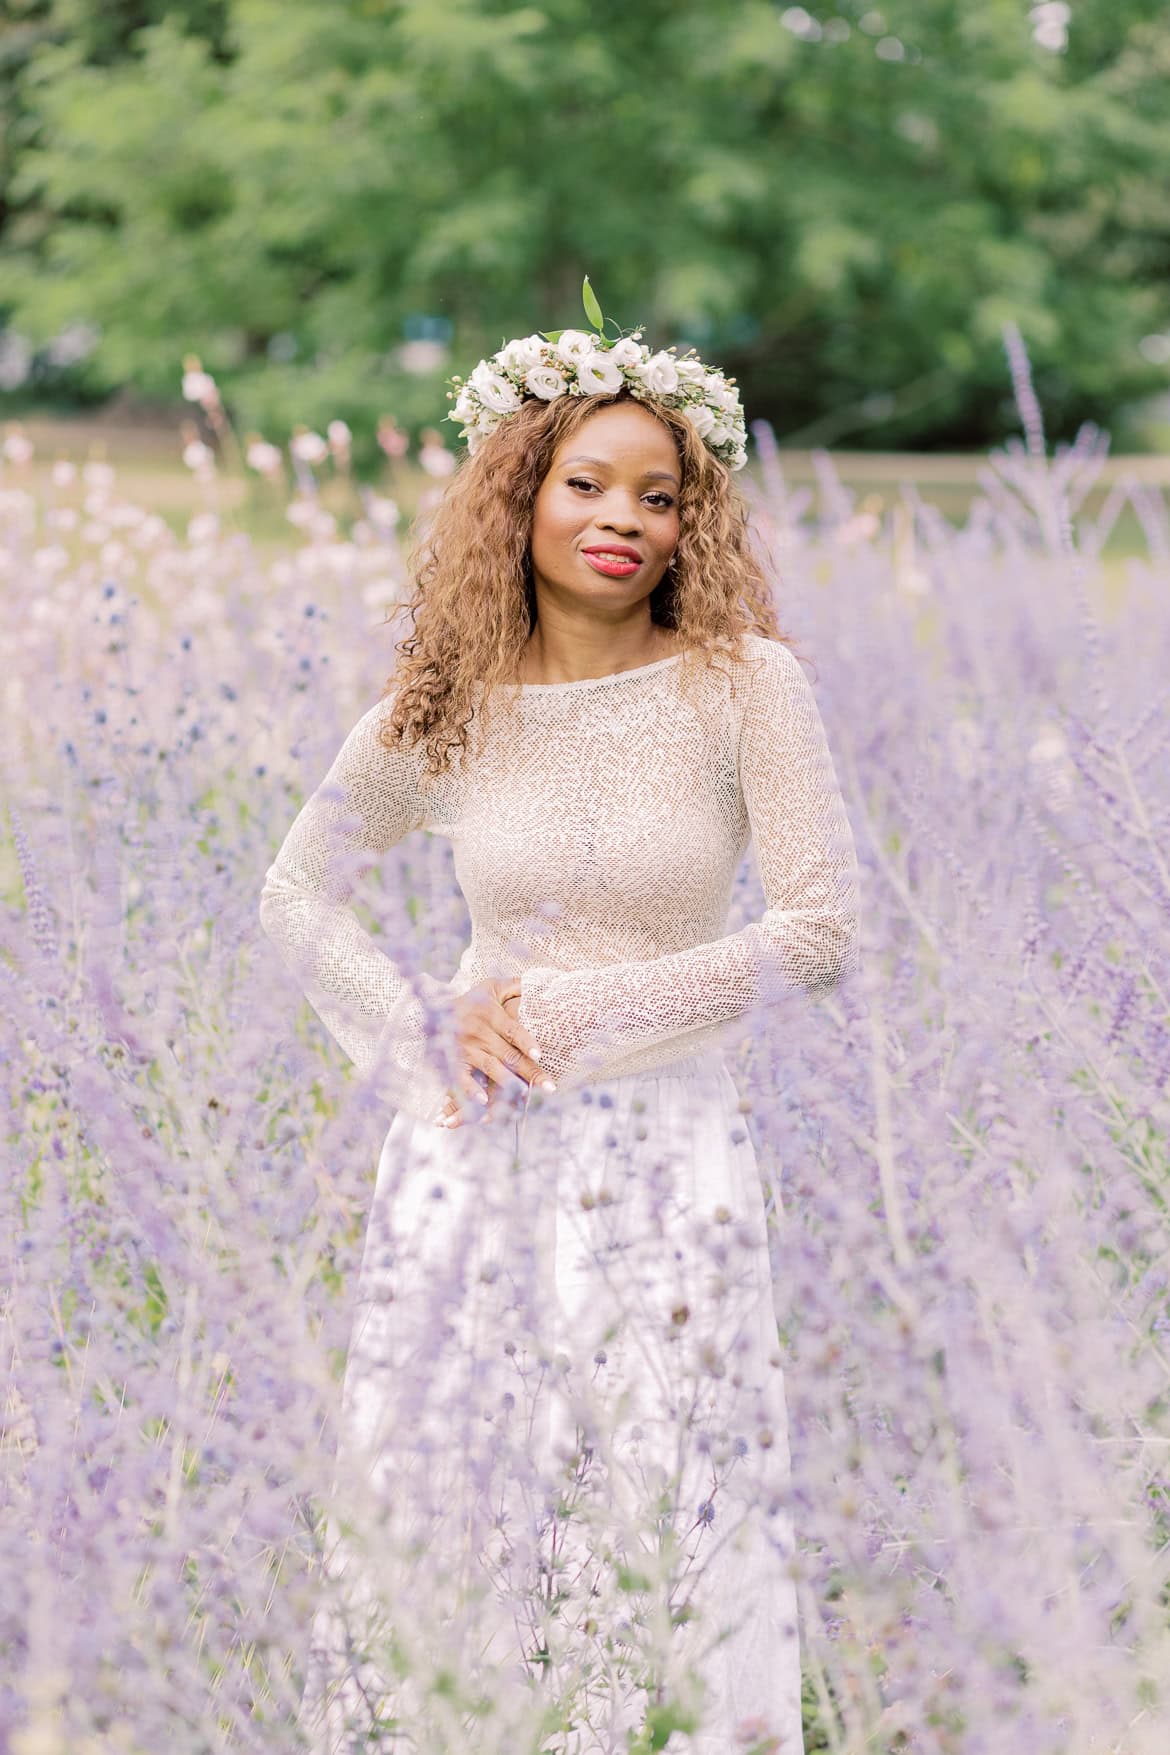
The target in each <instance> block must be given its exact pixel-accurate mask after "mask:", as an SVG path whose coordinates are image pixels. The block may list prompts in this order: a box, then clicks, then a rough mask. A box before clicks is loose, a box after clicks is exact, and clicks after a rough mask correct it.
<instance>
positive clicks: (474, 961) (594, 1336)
mask: <svg viewBox="0 0 1170 1755" xmlns="http://www.w3.org/2000/svg"><path fill="white" fill-rule="evenodd" d="M384 711H385V707H384V704H382V703H379V704H378V705H377V706H375V707H374V708H371V710H370V711H369V712H368V713H366V714H365V715H364V717H363V718H362V719H361V720H360V721H359V722H358V724H357V725H356V726H355V727H354V729H353V731H352V732H351V733H350V735H349V737H348V738H347V739H346V741H345V743H344V745H343V747H342V749H341V750H340V752H339V754H338V756H337V758H336V760H335V762H334V764H333V766H332V767H331V768H330V771H329V773H328V774H327V775H326V777H325V779H324V780H323V781H322V783H321V785H320V786H319V787H318V789H317V790H316V791H315V792H314V794H313V795H312V796H311V797H310V798H309V800H308V801H307V803H306V804H305V806H304V808H303V810H302V811H301V813H300V814H299V816H298V817H297V819H296V821H295V822H294V823H293V825H292V828H291V829H290V831H289V833H288V836H287V838H286V840H285V842H284V845H283V846H282V848H281V849H280V852H279V854H278V855H277V858H276V860H275V861H274V863H273V864H272V866H271V867H270V869H269V871H268V874H267V877H266V881H265V886H264V893H263V897H262V901H261V919H262V922H263V925H264V927H265V929H266V931H267V932H268V933H269V934H270V936H271V937H272V938H273V940H274V941H275V942H276V944H277V945H278V947H279V948H280V950H281V953H282V955H283V956H284V957H285V958H286V960H287V961H288V962H289V964H290V965H291V966H292V967H294V968H295V969H296V970H297V972H298V974H299V976H300V978H301V980H302V983H303V986H304V989H305V991H306V993H307V994H308V996H309V998H310V1000H311V1002H312V1004H313V1005H314V1007H315V1009H316V1010H317V1012H318V1014H319V1015H320V1017H321V1018H322V1020H323V1021H324V1023H325V1024H326V1025H327V1027H328V1028H329V1029H330V1030H331V1031H332V1032H333V1034H334V1035H335V1036H336V1037H337V1039H338V1041H339V1042H340V1043H341V1044H342V1046H343V1047H344V1048H345V1049H346V1051H347V1052H348V1053H349V1054H350V1055H351V1056H352V1057H353V1059H354V1060H355V1061H356V1062H357V1064H358V1066H359V1068H360V1069H361V1070H362V1072H363V1073H365V1074H366V1075H368V1076H369V1077H370V1078H371V1079H375V1080H377V1081H378V1088H379V1090H380V1091H382V1092H384V1093H385V1096H386V1099H387V1102H388V1104H389V1105H391V1106H393V1107H394V1108H395V1109H396V1110H397V1113H396V1114H395V1115H394V1118H393V1121H392V1123H391V1125H390V1128H389V1131H388V1133H387V1135H386V1139H385V1144H384V1146H383V1149H382V1154H381V1160H380V1163H379V1166H378V1176H377V1183H376V1190H375V1194H374V1200H373V1206H372V1210H371V1214H370V1221H369V1227H368V1231H367V1237H366V1243H365V1248H364V1255H363V1262H362V1268H361V1274H360V1281H359V1285H358V1289H357V1308H356V1313H355V1319H354V1326H353V1333H352V1338H351V1344H350V1349H349V1355H348V1360H347V1366H346V1375H345V1384H344V1391H343V1398H342V1424H341V1441H340V1444H339V1449H338V1456H337V1464H336V1476H335V1494H334V1497H333V1500H332V1501H331V1504H330V1507H329V1515H328V1524H327V1528H328V1552H327V1564H326V1566H325V1569H324V1572H323V1576H322V1587H323V1592H324V1594H323V1598H322V1602H321V1607H320V1611H319V1613H318V1616H317V1624H316V1628H315V1634H314V1642H313V1653H312V1662H311V1664H310V1673H309V1677H308V1685H307V1688H306V1692H305V1698H304V1705H303V1708H302V1724H303V1727H304V1729H305V1731H306V1734H307V1737H308V1740H309V1743H310V1746H311V1747H312V1748H313V1749H314V1750H317V1751H320V1752H321V1755H325V1752H326V1751H329V1752H330V1755H333V1752H335V1751H341V1750H346V1751H348V1750H351V1749H352V1750H357V1749H363V1750H369V1749H383V1748H384V1749H387V1750H395V1751H398V1750H410V1751H415V1750H418V1751H422V1750H428V1751H429V1750H434V1751H439V1750H444V1751H446V1750H454V1749H464V1748H467V1749H469V1750H470V1749H472V1748H474V1749H475V1750H476V1751H477V1755H486V1752H488V1751H496V1750H498V1751H500V1755H503V1752H504V1751H508V1755H514V1752H516V1751H521V1750H523V1751H525V1755H527V1752H528V1751H529V1750H531V1751H533V1752H536V1751H541V1752H543V1751H549V1752H550V1755H592V1752H597V1755H601V1752H603V1751H615V1752H616V1751H618V1750H621V1751H625V1750H626V1749H627V1747H628V1736H627V1733H628V1732H630V1731H641V1732H642V1733H643V1734H644V1735H645V1736H646V1737H647V1739H648V1740H647V1741H646V1742H645V1745H644V1746H645V1747H646V1748H651V1747H654V1748H658V1747H662V1746H663V1742H664V1740H665V1737H666V1733H667V1731H668V1730H670V1728H671V1727H674V1728H673V1731H672V1734H671V1735H670V1739H669V1743H668V1745H667V1746H668V1747H669V1749H670V1750H671V1751H673V1750H676V1749H678V1750H689V1751H692V1752H693V1755H728V1752H729V1751H736V1750H738V1751H748V1752H763V1751H765V1750H773V1749H775V1750H779V1751H781V1752H782V1755H796V1752H799V1751H801V1749H802V1737H801V1723H800V1664H799V1646H798V1637H797V1626H796V1596H795V1589H794V1584H793V1579H792V1573H791V1564H790V1563H791V1557H792V1554H793V1544H794V1529H793V1522H792V1517H791V1511H790V1507H789V1505H788V1501H787V1485H788V1469H789V1454H788V1441H787V1433H786V1424H785V1405H784V1388H783V1375H782V1369H781V1360H780V1355H779V1349H778V1344H777V1331H776V1321H775V1315H774V1310H773V1302H772V1288H771V1277H770V1264H769V1253H768V1247H767V1238H766V1234H765V1220H764V1209H763V1199H762V1193H761V1188H760V1181H759V1175H758V1170H757V1166H756V1159H755V1155H754V1151H753V1147H752V1143H751V1139H750V1136H749V1134H748V1132H747V1129H746V1127H745V1123H744V1116H743V1114H742V1112H741V1109H740V1102H739V1094H738V1092H737V1090H736V1087H735V1085H734V1083H733V1081H732V1079H731V1076H730V1074H729V1072H728V1070H727V1067H726V1064H725V1061H724V1059H723V1053H722V1047H723V1045H725V1044H726V1042H727V1041H728V1039H729V1032H730V1031H731V1030H732V1029H742V1028H743V1025H744V1020H745V1018H746V1017H747V1016H748V1014H757V1013H759V1012H760V1008H766V1007H767V1006H769V1005H770V1004H773V1003H776V1002H778V1001H780V1000H781V999H782V998H783V996H785V995H788V994H791V993H792V991H793V990H794V989H808V988H816V987H823V986H827V985H831V984H832V983H834V982H836V981H838V980H840V979H841V978H842V977H843V976H844V975H846V974H847V973H849V972H850V971H851V970H852V969H853V968H854V967H855V965H856V961H857V866H856V858H855V853H854V845H853V839H852V835H851V833H850V828H849V823H848V819H847V817H846V813H845V810H844V806H843V803H842V799H841V796H840V791H839V788H838V786H837V782H836V778H835V774H834V770H833V764H832V761H831V758H830V755H829V751H828V748H827V745H826V741H825V737H824V732H823V728H822V724H821V720H820V716H819V714H818V711H817V707H816V703H815V700H814V697H813V693H812V690H811V688H810V685H809V683H808V681H807V678H806V677H805V674H804V671H803V670H802V668H801V667H800V665H799V663H798V662H797V660H796V659H795V658H794V656H793V655H792V653H791V652H790V651H789V649H788V648H787V647H786V646H784V645H782V644H780V643H779V642H776V641H772V640H768V639H764V638H762V637H759V636H755V635H750V636H747V637H746V638H745V642H744V656H743V657H742V658H740V659H733V658H732V657H731V656H730V655H729V654H722V655H720V656H719V658H718V659H717V660H716V662H715V663H714V664H713V665H711V666H710V667H703V666H702V664H701V663H700V665H699V666H698V667H697V668H693V667H692V663H691V661H690V660H689V659H688V658H687V657H685V656H684V655H682V654H678V655H674V656H672V657H669V658H665V659H662V660H660V661H658V662H657V663H653V664H649V665H645V666H642V667H641V668H638V669H634V670H627V671H623V672H619V673H617V674H615V675H611V676H604V677H598V678H595V679H590V680H587V681H582V682H570V683H550V684H526V685H523V686H522V687H521V688H520V689H519V691H518V692H517V693H515V694H514V696H513V698H512V700H511V703H510V705H507V706H505V707H501V708H497V709H495V710H494V714H493V716H492V717H491V718H490V721H489V729H488V735H487V740H486V744H485V746H484V748H483V750H482V751H481V752H479V753H478V754H475V755H469V756H467V757H465V758H463V759H461V760H458V761H457V762H456V763H455V765H454V767H453V769H452V771H451V773H450V774H448V775H447V776H444V777H441V778H440V779H439V780H438V781H437V782H433V783H430V784H424V783H423V779H422V766H423V764H422V757H421V755H420V754H418V753H417V752H409V751H404V750H401V749H394V750H388V749H386V748H385V747H384V746H383V745H382V744H381V743H380V742H379V739H378V735H377V733H378V722H379V719H380V717H381V716H382V714H383V712H384ZM419 828H426V829H429V830H432V831H434V832H437V833H440V834H443V835H446V836H449V837H450V838H451V840H452V843H453V848H454V863H455V871H456V875H457V877H458V880H459V884H460V886H461V888H462V891H463V894H464V896H465V898H466V901H467V905H468V909H469V913H470V917H471V927H472V931H471V939H470V942H469V944H468V945H467V947H466V950H465V951H464V953H463V955H462V957H461V959H460V963H459V967H458V969H457V970H456V971H455V974H454V976H453V977H452V979H451V981H450V982H449V983H444V982H440V981H438V980H437V979H435V978H433V977H430V976H424V977H422V978H421V980H419V981H416V982H414V983H411V982H409V981H408V980H407V978H406V977H405V975H404V974H403V972H402V970H401V969H400V968H399V967H398V966H397V965H396V964H395V962H394V961H393V960H392V959H391V958H390V957H388V956H387V954H386V952H385V950H384V949H383V948H382V947H381V945H380V944H379V942H378V940H377V939H376V938H375V937H372V936H371V935H370V934H369V933H367V932H366V930H365V929H364V928H363V926H362V925H361V924H360V922H359V920H358V918H357V916H356V914H355V913H354V912H353V911H352V909H351V907H349V906H348V905H347V901H348V898H349V897H350V896H351V894H352V887H353V883H354V880H355V877H356V875H357V873H358V872H359V871H360V870H361V869H363V868H365V867H369V866H370V865H371V864H373V863H374V862H376V860H377V857H378V855H379V854H381V853H382V852H384V851H385V850H386V849H387V848H389V847H391V846H392V845H394V843H396V842H397V841H398V840H400V839H401V838H402V837H403V836H405V835H406V834H408V833H409V832H410V831H412V830H415V829H419ZM749 839H750V840H751V841H753V842H754V846H755V852H756V858H757V862H758V866H759V872H760V878H761V882H762V886H763V890H764V894H765V898H766V903H767V907H766V912H765V913H764V914H763V915H762V916H761V918H760V919H759V920H757V921H754V922H753V923H752V924H750V925H748V926H746V927H744V928H743V929H742V930H741V931H739V932H734V933H730V934H727V933H725V931H724V929H725V927H726V923H727V915H728V909H729V904H730V899H731V893H732V885H733V881H734V878H735V875H736V872H737V869H738V867H739V864H740V862H741V859H742V857H743V855H744V853H745V850H746V848H747V846H748V843H749ZM492 976H513V977H515V976H519V978H520V983H521V999H520V1017H521V1019H522V1021H523V1023H524V1024H525V1026H526V1027H527V1028H528V1029H529V1030H530V1031H531V1032H532V1034H533V1036H534V1037H535V1039H536V1041H537V1042H538V1043H539V1044H540V1046H541V1049H542V1061H541V1064H542V1067H543V1068H545V1069H546V1070H547V1072H548V1073H549V1074H550V1075H551V1077H552V1078H553V1079H554V1080H555V1081H556V1084H557V1090H556V1092H555V1093H552V1094H547V1093H540V1092H537V1091H535V1090H534V1091H532V1092H530V1093H529V1094H528V1098H527V1101H526V1102H524V1105H523V1107H522V1108H521V1107H519V1106H517V1105H515V1104H513V1105H510V1106H509V1105H505V1104H500V1105H499V1106H498V1108H497V1110H496V1111H495V1112H494V1114H493V1116H492V1117H490V1118H484V1119H481V1120H477V1121H475V1122H471V1123H468V1124H465V1125H464V1126H462V1127H459V1128H455V1129H452V1130H445V1129H441V1128H439V1127H438V1126H437V1125H436V1122H437V1119H438V1116H439V1114H440V1112H441V1109H442V1106H443V1102H444V1098H445V1093H446V1091H447V1089H448V1087H449V1086H450V1084H451V1078H450V1063H449V1062H448V1061H446V1060H445V1059H444V1047H443V1045H444V1042H445V1041H446V1040H448V1038H447V1037H446V1036H445V1033H444V1013H443V1007H444V1001H445V1000H446V998H447V996H448V994H449V993H459V992H463V991H465V990H466V989H467V988H469V987H471V986H473V985H475V984H476V983H478V982H480V981H481V980H484V979H486V978H489V977H492ZM654 1738H656V1739H657V1740H653V1739H654ZM639 1746H642V1745H641V1744H640V1745H639Z"/></svg>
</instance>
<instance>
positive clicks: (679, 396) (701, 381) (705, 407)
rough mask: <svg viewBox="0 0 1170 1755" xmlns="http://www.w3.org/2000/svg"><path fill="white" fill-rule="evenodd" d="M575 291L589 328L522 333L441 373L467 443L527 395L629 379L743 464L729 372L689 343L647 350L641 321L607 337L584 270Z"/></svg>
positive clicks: (738, 409) (710, 445)
mask: <svg viewBox="0 0 1170 1755" xmlns="http://www.w3.org/2000/svg"><path fill="white" fill-rule="evenodd" d="M581 299H582V303H583V304H584V307H585V315H586V317H587V319H588V320H589V322H590V323H592V324H593V326H594V331H595V333H587V332H585V331H584V330H581V329H556V330H552V331H551V332H549V333H547V334H540V335H526V336H524V337H523V338H522V339H521V340H517V341H509V342H507V343H505V345H504V346H503V347H501V349H500V350H499V352H498V353H495V354H493V355H492V357H491V358H490V359H486V360H480V362H479V364H478V365H477V366H476V368H475V370H474V371H473V372H472V374H471V376H470V378H468V379H466V380H464V379H462V378H450V379H448V382H449V383H450V384H451V386H452V388H451V390H449V391H448V397H449V398H450V399H453V400H454V403H455V406H454V408H453V409H452V410H451V412H450V413H449V414H448V416H447V419H448V420H456V421H459V422H460V425H461V432H460V437H461V438H464V439H466V441H467V449H468V450H469V451H472V452H474V451H475V450H476V449H477V447H478V446H479V445H480V444H482V442H483V440H484V439H486V438H487V436H488V434H489V433H492V432H494V431H495V429H496V428H497V427H498V426H499V424H500V422H501V421H505V420H507V418H508V416H509V415H511V414H515V413H516V410H517V409H518V408H519V407H520V405H521V403H522V402H523V401H524V400H525V399H526V398H528V399H534V398H535V399H537V400H539V401H541V402H555V401H556V399H557V398H558V397H559V396H611V395H612V394H613V393H614V391H615V390H621V389H622V388H624V387H627V386H628V388H629V390H630V391H631V393H632V394H633V395H634V396H635V397H636V398H637V399H638V401H640V402H644V401H653V402H660V403H663V404H665V406H666V407H667V408H677V409H678V410H679V412H680V413H681V414H683V415H685V416H686V418H687V420H689V421H690V423H691V425H692V426H693V427H694V429H695V431H696V433H698V435H699V437H700V438H701V439H702V441H703V443H704V444H705V445H706V447H707V449H708V450H709V451H711V452H712V453H713V454H714V455H715V456H716V457H718V458H719V460H720V462H721V463H725V464H726V465H727V467H728V469H742V468H743V466H744V464H745V463H746V462H747V432H746V429H745V426H744V418H743V408H742V406H741V404H740V400H739V391H738V390H737V389H736V387H735V379H734V378H725V377H724V376H723V373H722V372H718V371H715V372H712V371H709V370H708V369H707V367H706V366H705V365H704V364H703V362H702V361H701V360H700V359H699V358H698V356H697V355H696V353H695V350H694V349H693V348H691V349H690V350H689V351H688V352H687V353H685V354H684V355H683V356H682V358H681V359H680V358H678V357H676V353H675V349H674V348H673V347H672V348H668V349H667V350H666V351H665V352H664V353H651V351H650V349H649V348H648V347H646V346H644V345H643V343H642V339H641V338H642V331H641V330H640V329H635V330H632V331H630V333H628V334H627V333H625V332H624V331H621V330H619V331H618V334H617V335H616V336H615V337H614V338H613V339H612V340H611V339H610V338H609V337H608V336H606V335H605V334H604V333H603V331H604V329H605V318H604V317H603V316H602V314H601V306H600V305H599V304H598V302H597V298H596V295H595V294H594V292H593V288H592V287H591V286H590V285H589V277H588V275H586V277H585V284H584V286H583V288H582V291H581ZM614 327H615V328H616V324H615V325H614Z"/></svg>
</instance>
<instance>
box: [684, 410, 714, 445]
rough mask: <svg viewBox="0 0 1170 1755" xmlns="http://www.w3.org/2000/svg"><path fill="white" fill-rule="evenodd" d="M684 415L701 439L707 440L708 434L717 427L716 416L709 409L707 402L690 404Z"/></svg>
mask: <svg viewBox="0 0 1170 1755" xmlns="http://www.w3.org/2000/svg"><path fill="white" fill-rule="evenodd" d="M683 413H684V414H685V415H686V417H687V419H688V420H689V421H690V423H691V425H692V426H693V427H694V429H695V431H696V432H697V433H698V435H699V437H700V439H705V438H706V437H707V434H708V433H709V432H710V431H711V428H712V427H713V426H714V425H715V416H714V415H713V414H712V413H711V410H710V409H709V408H708V407H707V404H706V403H705V402H688V403H687V405H686V407H685V408H684V409H683Z"/></svg>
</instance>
